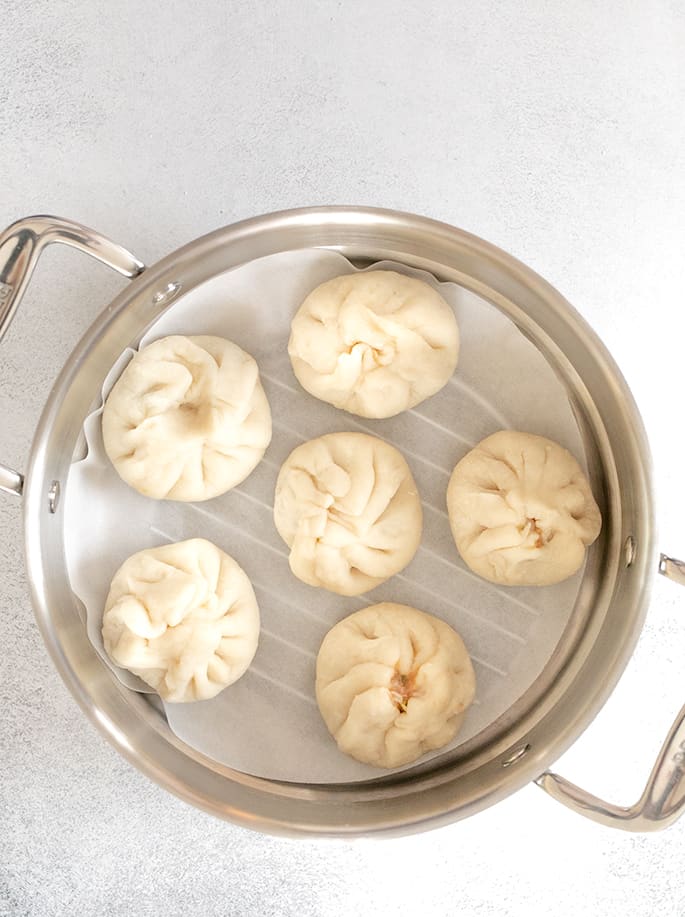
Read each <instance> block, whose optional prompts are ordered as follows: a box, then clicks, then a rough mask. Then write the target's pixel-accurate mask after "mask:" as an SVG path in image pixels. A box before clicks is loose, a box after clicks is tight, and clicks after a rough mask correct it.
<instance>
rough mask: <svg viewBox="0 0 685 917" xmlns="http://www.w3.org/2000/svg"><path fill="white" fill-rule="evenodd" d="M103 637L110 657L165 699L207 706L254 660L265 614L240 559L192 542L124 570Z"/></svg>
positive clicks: (150, 554)
mask: <svg viewBox="0 0 685 917" xmlns="http://www.w3.org/2000/svg"><path fill="white" fill-rule="evenodd" d="M102 637H103V640H104V644H105V650H106V651H107V654H108V655H109V657H110V659H111V660H112V661H113V662H114V663H115V664H116V665H119V666H121V667H122V668H125V669H128V670H129V671H130V672H133V674H134V675H137V676H138V677H139V678H142V680H143V681H145V682H146V683H147V684H149V685H150V687H152V688H154V689H155V691H157V693H158V694H159V695H160V696H161V697H163V698H164V700H166V701H175V702H185V701H195V700H208V699H209V698H210V697H214V696H215V695H216V694H218V693H219V691H223V689H224V688H225V687H227V685H230V684H233V682H234V681H237V680H238V679H239V678H240V676H241V675H243V674H244V673H245V671H246V670H247V668H248V666H249V665H250V663H251V662H252V658H253V656H254V654H255V652H256V651H257V641H258V639H259V608H258V606H257V599H256V598H255V594H254V591H253V589H252V584H251V583H250V581H249V579H248V578H247V576H246V574H245V572H244V571H243V570H242V568H241V567H239V566H238V564H237V563H236V562H235V561H234V560H233V558H232V557H229V556H228V554H225V553H224V552H223V551H221V550H220V549H219V548H217V547H216V545H213V544H212V543H211V542H210V541H205V540H204V539H202V538H193V539H192V540H190V541H180V542H177V543H176V544H168V545H163V546H162V547H160V548H150V549H149V550H146V551H140V552H139V553H138V554H133V555H132V556H131V557H129V558H128V560H126V561H125V562H124V563H123V564H122V566H121V567H120V568H119V570H117V572H116V573H115V575H114V579H113V580H112V585H111V587H110V590H109V595H108V596H107V601H106V603H105V614H104V617H103V620H102Z"/></svg>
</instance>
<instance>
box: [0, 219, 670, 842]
mask: <svg viewBox="0 0 685 917" xmlns="http://www.w3.org/2000/svg"><path fill="white" fill-rule="evenodd" d="M51 242H62V243H65V244H67V245H70V246H72V247H75V248H78V249H79V250H81V251H84V252H86V253H87V254H90V255H92V256H93V257H95V258H97V259H98V260H100V261H102V262H104V263H105V264H108V265H109V266H110V267H112V268H113V269H115V270H117V271H119V272H120V273H122V274H124V275H125V276H127V277H131V278H133V279H132V282H131V284H130V286H129V287H128V288H127V289H126V290H125V291H124V292H123V293H122V294H121V295H120V296H119V297H117V298H116V299H115V300H114V302H113V303H112V304H111V305H110V306H108V307H107V309H105V310H104V312H103V313H102V314H101V315H100V316H99V317H98V318H97V319H96V321H95V322H94V323H93V325H92V326H91V328H90V329H89V331H88V332H87V333H86V335H85V336H84V338H83V339H82V340H81V342H80V343H79V344H78V345H77V347H76V349H75V350H74V351H73V353H72V355H71V357H70V358H69V360H68V361H67V363H66V365H65V367H64V369H63V370H62V372H61V374H60V376H59V378H58V380H57V382H56V383H55V386H54V388H53V390H52V393H51V395H50V397H49V399H48V402H47V404H46V407H45V410H44V412H43V415H42V418H41V421H40V424H39V427H38V430H37V431H36V434H35V438H34V441H33V445H32V447H31V453H30V459H29V463H28V469H27V472H26V476H25V478H24V477H23V476H22V475H20V474H18V473H17V472H15V471H12V470H10V469H8V468H5V467H4V466H0V489H3V490H5V491H7V492H9V493H13V494H16V495H18V496H22V497H23V511H24V526H25V550H26V564H27V570H28V576H29V582H30V586H31V593H32V599H33V605H34V609H35V613H36V618H37V621H38V624H39V627H40V629H41V633H42V635H43V638H44V641H45V643H46V646H47V648H48V650H49V652H50V654H51V656H52V658H53V660H54V662H55V664H56V666H57V668H58V670H59V672H60V674H61V675H62V677H63V679H64V681H65V682H66V684H67V685H68V687H69V689H70V690H71V691H72V693H73V694H74V696H75V698H76V699H77V701H78V702H79V704H80V705H81V707H82V708H83V710H84V711H85V713H86V714H87V715H88V717H89V718H90V719H91V720H92V721H93V722H94V723H95V724H96V725H97V727H98V728H99V729H100V730H101V731H102V732H103V733H104V735H105V736H106V737H107V738H108V739H109V740H110V741H111V742H112V743H113V744H114V745H115V747H116V748H117V749H118V750H119V751H120V752H121V753H122V754H123V755H124V756H125V757H127V758H128V759H129V760H130V761H131V762H132V763H133V764H135V766H136V767H138V768H139V769H140V770H142V771H143V772H144V773H146V774H148V776H150V777H151V778H152V779H154V780H155V781H156V782H157V783H159V784H160V785H161V786H163V787H165V788H166V789H168V790H170V791H171V792H173V793H175V794H176V795H178V796H180V797H181V798H183V799H185V800H187V801H188V802H190V803H192V804H193V805H196V806H198V807H200V808H202V809H205V810H207V811H209V812H211V813H213V814H215V815H219V816H221V817H223V818H227V819H229V820H232V821H235V822H237V823H239V824H242V825H245V826H247V827H251V828H254V829H258V830H262V831H268V832H273V833H283V834H293V835H294V834H300V835H303V834H304V835H343V834H344V835H364V834H372V833H381V832H382V833H397V834H401V833H408V832H411V831H417V830H422V829H425V828H428V827H435V826H436V825H439V824H442V823H447V822H450V821H455V820H457V819H461V818H465V817H466V816H469V815H472V814H474V813H476V812H478V811H479V810H481V809H484V808H485V807H487V806H489V805H492V804H493V803H495V802H497V801H498V800H500V799H502V798H504V797H505V796H507V795H509V794H510V793H512V792H514V791H515V790H517V789H518V788H520V787H521V786H523V785H524V784H525V783H527V782H529V781H531V780H536V782H537V783H538V784H539V785H540V786H541V787H542V788H543V789H545V790H546V791H547V792H548V793H550V794H551V795H552V796H554V797H555V798H557V799H558V800H559V801H561V802H563V803H564V804H565V805H567V806H569V807H571V808H573V809H575V810H576V811H578V812H581V813H582V814H585V815H587V816H589V817H591V818H593V819H595V820H596V821H600V822H603V823H605V824H610V825H615V826H617V827H622V828H625V829H629V830H637V831H640V830H643V831H644V830H653V829H655V828H660V827H664V826H666V825H668V824H670V823H672V822H673V821H675V819H676V818H677V817H678V815H679V814H680V813H681V811H682V809H683V808H685V708H684V709H683V710H682V711H681V713H680V714H679V717H678V719H677V721H676V723H675V724H674V726H673V729H672V731H671V733H670V734H669V736H668V737H667V740H666V743H665V745H664V747H663V749H662V752H661V754H660V756H659V759H658V761H657V763H656V765H655V768H654V771H653V772H652V775H651V777H650V779H649V782H648V784H647V787H646V789H645V792H644V794H643V796H642V797H641V799H640V800H639V802H638V803H637V804H636V805H635V806H632V807H629V808H621V807H617V806H613V805H610V804H607V803H604V802H602V801H601V800H599V799H597V798H595V797H593V796H591V795H589V794H588V793H586V792H585V791H583V790H581V789H579V788H578V787H575V786H573V785H572V784H569V783H568V782H567V781H565V780H564V779H563V778H561V777H558V776H556V775H554V774H551V773H549V772H548V771H547V768H548V767H549V766H550V765H551V764H552V762H553V761H554V760H556V758H558V757H559V756H560V755H561V754H562V753H563V751H564V750H565V749H566V748H568V747H569V745H570V744H571V743H572V742H573V741H574V740H575V739H576V738H577V737H578V735H580V733H581V732H582V731H583V729H584V728H585V727H586V726H587V725H588V724H589V723H590V721H591V720H592V719H593V717H594V716H595V715H596V714H597V712H598V711H599V709H600V708H601V706H602V705H603V703H604V702H605V700H606V699H607V698H608V696H609V694H610V693H611V691H612V690H613V688H614V687H615V685H616V683H617V681H618V679H619V677H620V675H621V673H622V671H623V669H624V667H625V665H626V664H627V662H628V659H629V658H630V655H631V653H632V650H633V647H634V645H635V642H636V640H637V638H638V636H639V633H640V630H641V626H642V623H643V619H644V615H645V612H646V608H647V603H648V598H649V591H650V586H651V582H652V577H653V575H654V574H655V573H656V572H657V570H659V571H660V572H661V573H663V574H665V575H667V576H669V577H671V578H672V579H675V580H679V581H680V582H685V565H683V564H682V563H681V562H679V561H675V560H673V559H671V558H668V557H666V556H665V555H658V553H657V552H656V549H655V531H654V506H653V489H652V482H651V471H650V460H649V452H648V447H647V443H646V440H645V434H644V430H643V427H642V423H641V420H640V417H639V414H638V412H637V409H636V407H635V404H634V402H633V399H632V396H631V395H630V392H629V390H628V388H627V385H626V383H625V381H624V380H623V378H622V376H621V374H620V372H619V370H618V368H617V367H616V365H615V364H614V362H613V360H612V359H611V357H610V355H609V354H608V353H607V351H606V350H605V348H604V347H603V345H602V344H601V342H600V341H599V340H598V338H597V337H596V336H595V335H594V333H593V332H592V331H591V330H590V328H589V327H588V326H587V325H586V323H585V322H584V321H583V319H582V318H581V317H580V316H579V315H578V314H577V313H576V312H575V311H574V310H573V308H572V307H571V306H570V305H569V304H568V303H567V302H566V301H565V300H564V299H563V298H562V297H561V296H560V294H559V293H558V292H557V291H556V290H554V289H553V288H552V287H550V286H549V285H548V284H547V283H546V282H545V281H544V280H542V279H541V278H540V277H538V276H537V275H536V274H535V273H533V272H532V271H531V270H529V269H528V268H526V267H525V266H524V265H522V264H521V263H519V262H518V261H516V260H515V259H514V258H512V257H511V256H509V255H507V254H505V253H504V252H502V251H500V250H499V249H497V248H495V247H493V246H491V245H489V244H488V243H486V242H484V241H482V240H480V239H478V238H476V237H474V236H471V235H469V234H467V233H464V232H462V231H460V230H457V229H455V228H453V227H451V226H448V225H445V224H441V223H437V222H434V221H431V220H428V219H425V218H422V217H418V216H413V215H410V214H403V213H398V212H394V211H382V210H370V209H365V208H351V207H324V208H315V209H305V210H295V211H288V212H283V213H276V214H268V215H265V216H261V217H257V218H255V219H252V220H248V221H245V222H242V223H238V224H235V225H233V226H229V227H226V228H224V229H220V230H218V231H216V232H213V233H211V234H209V235H207V236H204V237H202V238H200V239H198V240H196V241H194V242H192V243H190V244H189V245H187V246H185V247H184V248H182V249H180V250H178V251H177V252H174V253H173V254H172V255H169V256H168V257H167V258H165V259H164V260H163V261H161V262H159V263H158V264H156V265H154V266H153V267H150V268H145V267H144V265H143V264H142V262H140V261H138V259H136V258H135V257H133V255H131V254H130V253H129V252H128V251H126V250H125V249H123V248H121V247H120V246H118V245H115V244H114V243H112V242H110V241H109V240H107V239H105V238H103V237H102V236H100V235H98V234H97V233H95V232H93V231H91V230H89V229H86V228H85V227H83V226H79V225H77V224H74V223H71V222H68V221H65V220H60V219H57V218H54V217H46V216H41V217H30V218H27V219H25V220H21V221H19V222H18V223H15V224H13V225H12V226H11V227H10V228H9V229H8V230H6V232H5V233H3V234H2V235H0V337H2V334H3V333H4V331H5V330H6V328H7V326H8V324H9V322H10V321H11V319H12V316H13V313H14V310H15V309H16V307H17V305H18V303H19V300H20V299H21V296H22V294H23V292H24V290H25V288H26V285H27V283H28V281H29V279H30V275H31V272H32V270H33V267H34V266H35V263H36V261H37V259H38V257H39V255H40V252H41V251H42V249H43V248H44V247H45V245H47V244H49V243H51ZM314 247H316V248H329V249H332V250H336V251H339V252H341V253H342V254H344V255H345V256H346V257H348V258H349V259H351V260H353V261H355V262H358V263H369V262H374V261H381V260H386V259H387V260H392V261H397V262H401V263H403V264H405V265H407V266H409V267H412V268H418V269H423V270H426V271H429V272H430V273H432V274H433V275H435V276H436V277H437V278H438V279H439V280H443V281H453V282H456V283H458V284H460V285H461V286H463V287H465V288H467V289H469V290H472V291H473V292H474V293H476V294H478V295H479V296H481V297H483V298H484V299H486V300H487V301H489V302H490V303H492V304H493V305H494V306H496V307H497V308H498V309H500V310H501V311H502V312H503V313H505V314H506V315H507V316H508V317H509V318H511V319H512V321H513V322H514V323H515V324H516V325H517V327H518V328H519V329H520V331H521V332H522V333H523V334H524V335H526V336H527V337H528V338H529V339H530V340H531V341H532V342H533V343H534V344H535V346H536V347H537V348H538V349H539V350H540V351H541V353H542V354H543V355H544V356H545V358H546V359H547V361H548V362H549V363H550V365H551V366H552V367H553V368H554V370H555V372H556V373H557V375H558V377H559V378H560V379H561V380H562V381H563V383H564V385H565V386H566V389H567V391H568V396H569V399H570V402H571V404H572V407H573V410H574V413H575V415H576V418H577V421H578V426H579V429H580V431H581V434H582V437H583V440H584V445H585V452H586V458H587V462H588V467H589V473H590V478H591V482H592V485H593V489H594V490H595V492H596V493H597V494H599V495H600V496H601V503H602V508H603V516H604V530H603V534H602V536H601V538H600V540H599V542H598V543H597V544H596V545H595V547H594V548H593V549H592V551H591V552H590V555H589V560H588V564H587V566H586V572H585V576H584V579H583V583H582V586H581V589H580V592H579V596H578V600H577V603H576V607H575V610H574V613H573V615H572V617H571V620H570V622H569V624H568V626H567V628H566V630H565V632H564V634H563V636H562V638H561V640H560V642H559V644H558V646H557V648H556V650H555V652H554V653H553V655H552V658H551V659H550V660H549V662H548V664H547V665H546V667H545V668H544V670H543V672H542V674H541V675H540V677H539V678H538V680H537V681H536V682H535V684H534V685H533V686H532V687H531V689H530V690H529V691H528V692H527V693H526V694H525V695H524V696H523V697H522V698H520V699H519V700H518V701H517V702H516V704H515V705H514V706H513V707H511V708H510V709H509V711H508V712H507V713H506V714H505V715H504V716H502V717H500V718H499V719H498V720H497V721H496V722H495V723H494V724H493V725H492V726H490V727H489V728H488V729H486V730H485V731H483V732H481V733H480V734H479V735H477V736H476V737H475V738H473V739H472V740H470V741H469V742H467V743H466V744H464V745H462V746H460V747H459V748H458V749H455V751H454V752H452V753H449V754H446V755H443V756H441V757H440V758H438V759H436V760H434V761H431V762H429V763H428V764H427V765H423V766H418V767H414V768H412V769H410V770H408V771H404V772H403V773H401V774H396V775H392V776H388V777H379V778H378V779H374V780H370V781H367V782H363V783H355V784H335V785H321V784H317V785H307V784H298V783H285V782H279V781H272V780H265V779H261V778H256V777H251V776H248V775H246V774H244V773H241V772H239V771H236V770H232V769H230V768H227V767H224V766H222V765H219V764H217V763H216V762H215V761H213V760H211V759H209V758H207V757H205V756H204V755H201V754H199V753H198V752H197V751H195V750H194V749H192V748H190V747H189V746H187V745H186V744H185V743H183V742H182V741H181V740H179V739H178V738H177V737H176V736H175V735H174V733H173V732H172V731H171V729H170V728H169V726H168V725H167V722H166V719H165V718H164V715H163V713H162V712H161V711H160V708H159V706H158V705H157V704H156V703H155V702H154V701H151V700H150V698H149V696H145V695H141V694H137V693H135V692H133V691H130V690H129V689H127V688H125V687H124V686H123V685H122V684H121V683H120V682H119V681H118V680H117V678H116V677H115V676H114V675H113V674H112V672H111V671H110V669H109V668H108V667H107V666H106V665H105V664H104V663H103V661H102V660H101V659H100V657H99V656H98V655H97V653H96V651H95V649H94V647H93V646H92V644H91V643H90V641H89V639H88V637H87V634H86V631H85V628H84V626H83V623H82V620H81V617H80V615H79V608H78V600H77V599H76V598H75V596H74V595H73V593H72V591H71V587H70V583H69V578H68V575H67V570H66V564H65V558H64V531H63V521H64V517H63V512H64V500H63V499H61V496H62V490H63V488H64V485H65V482H66V479H67V475H68V471H69V466H70V463H71V461H72V456H73V455H74V452H75V450H76V448H77V444H78V441H79V437H80V434H81V428H82V425H83V421H84V419H85V417H86V415H87V414H88V412H89V410H90V409H91V406H92V403H93V399H94V397H95V395H96V393H98V392H99V391H100V389H101V386H102V382H103V380H104V377H105V375H106V373H107V371H108V369H109V368H110V367H111V366H112V364H113V363H114V361H115V359H116V358H117V356H118V355H119V354H120V353H121V352H122V351H123V350H124V349H125V348H126V347H128V346H130V345H131V344H132V343H134V342H136V341H137V340H138V339H139V338H140V337H141V335H142V334H143V333H144V331H145V330H146V329H147V328H148V327H149V326H150V325H151V324H152V323H153V322H154V321H155V319H156V318H157V317H158V316H159V315H160V314H161V312H162V311H163V310H164V309H165V308H166V307H167V306H168V305H169V304H170V303H171V302H173V301H174V299H175V298H176V297H177V296H179V295H180V294H181V293H187V292H189V291H190V290H192V289H194V288H195V287H197V286H198V285H200V284H202V283H204V282H206V281H207V280H209V279H211V278H212V277H214V276H216V275H217V274H219V273H222V272H224V271H226V270H228V269H230V268H232V267H235V266H237V265H240V264H244V263H246V262H248V261H251V260H253V259H255V258H259V257H262V256H265V255H269V254H274V253H277V252H282V251H290V250H294V249H300V248H314Z"/></svg>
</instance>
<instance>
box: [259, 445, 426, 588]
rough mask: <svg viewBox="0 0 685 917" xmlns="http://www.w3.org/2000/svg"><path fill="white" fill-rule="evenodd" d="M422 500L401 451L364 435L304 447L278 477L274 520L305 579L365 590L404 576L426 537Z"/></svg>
mask: <svg viewBox="0 0 685 917" xmlns="http://www.w3.org/2000/svg"><path fill="white" fill-rule="evenodd" d="M422 519H423V517H422V513H421V501H420V500H419V495H418V492H417V490H416V484H415V483H414V479H413V477H412V474H411V471H410V470H409V466H408V465H407V463H406V462H405V460H404V458H403V457H402V456H401V455H400V453H399V452H398V451H397V449H395V448H393V446H390V445H388V443H385V442H383V440H381V439H377V438H376V437H375V436H367V435H366V434H365V433H329V434H327V435H326V436H320V437H318V438H317V439H312V440H309V441H308V442H306V443H303V444H302V445H301V446H298V447H297V448H296V449H295V450H294V451H293V452H292V453H291V454H290V455H289V456H288V458H287V459H286V461H285V462H284V463H283V467H282V468H281V470H280V473H279V475H278V480H277V482H276V496H275V500H274V522H275V523H276V528H277V529H278V532H279V534H280V536H281V538H282V539H283V540H284V541H285V543H286V544H287V545H288V547H289V548H290V568H291V570H292V571H293V573H294V574H295V576H297V577H299V578H300V579H301V580H303V581H304V582H305V583H309V584H310V585H312V586H323V588H324V589H329V590H330V591H331V592H337V593H338V594H339V595H359V594H360V593H362V592H366V591H367V590H369V589H373V588H374V586H378V585H379V584H380V583H382V582H384V581H385V580H386V579H388V578H389V577H391V576H393V575H394V574H395V573H399V571H400V570H402V569H403V568H404V567H406V565H407V564H408V563H409V561H410V560H411V559H412V557H413V556H414V554H415V553H416V549H417V548H418V546H419V542H420V540H421V528H422Z"/></svg>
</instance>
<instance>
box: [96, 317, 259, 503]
mask: <svg viewBox="0 0 685 917" xmlns="http://www.w3.org/2000/svg"><path fill="white" fill-rule="evenodd" d="M102 435H103V439H104V444H105V451H106V452H107V455H108V456H109V458H110V460H111V462H112V464H113V465H114V467H115V468H116V470H117V472H118V473H119V475H120V476H121V477H122V478H123V479H124V481H126V483H127V484H129V485H130V486H131V487H133V488H135V490H137V491H139V492H140V493H142V494H144V495H145V496H147V497H154V498H155V499H158V500H162V499H168V500H183V501H196V500H208V499H210V498H211V497H216V496H217V495H218V494H222V493H225V492H226V491H227V490H230V489H231V488H232V487H235V486H236V484H239V483H240V482H241V481H242V480H244V479H245V478H246V477H247V476H248V475H249V474H250V472H251V471H252V470H253V469H254V468H255V466H256V465H257V463H258V462H259V461H260V459H261V458H262V456H263V455H264V452H265V450H266V447H267V446H268V445H269V442H270V440H271V412H270V410H269V404H268V402H267V400H266V395H265V394H264V390H263V389H262V386H261V383H260V381H259V370H258V369H257V364H256V362H255V361H254V359H253V358H252V357H251V356H250V355H249V354H248V353H245V351H244V350H241V349H240V347H238V345H237V344H234V343H232V341H227V340H225V339H224V338H219V337H210V336H205V335H203V336H199V337H183V336H182V335H172V336H171V337H166V338H162V339H161V340H159V341H155V342H154V343H153V344H149V345H148V346H147V347H143V348H142V349H141V350H140V351H139V352H138V353H137V354H136V355H135V356H134V357H133V359H132V360H131V362H130V363H129V364H128V366H127V367H126V369H125V370H124V371H123V373H122V374H121V376H120V377H119V379H118V381H117V382H116V384H115V385H114V388H113V389H112V391H111V392H110V394H109V397H108V398H107V401H106V402H105V407H104V411H103V413H102Z"/></svg>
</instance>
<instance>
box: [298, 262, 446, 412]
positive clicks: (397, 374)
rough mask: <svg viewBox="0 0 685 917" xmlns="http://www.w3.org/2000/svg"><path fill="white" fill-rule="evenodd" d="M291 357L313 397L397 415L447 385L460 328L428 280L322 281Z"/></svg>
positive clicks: (366, 276) (302, 313) (371, 274)
mask: <svg viewBox="0 0 685 917" xmlns="http://www.w3.org/2000/svg"><path fill="white" fill-rule="evenodd" d="M288 353H289V354H290V360H291V362H292V366H293V371H294V373H295V375H296V376H297V379H298V381H299V382H300V384H301V385H302V387H303V388H304V389H306V390H307V391H308V392H309V393H310V394H312V395H314V396H315V397H317V398H320V399H321V400H322V401H327V402H328V403H329V404H333V405H335V407H337V408H343V409H344V410H346V411H349V412H350V413H351V414H358V415H359V416H360V417H375V418H378V417H392V416H393V415H394V414H399V413H400V412H401V411H406V410H407V409H408V408H412V407H414V405H417V404H419V402H421V401H423V400H424V399H425V398H428V397H429V396H430V395H434V394H435V393H436V392H438V391H440V389H441V388H442V387H443V386H444V385H445V384H446V382H447V381H448V379H449V378H450V376H451V375H452V373H453V372H454V368H455V367H456V365H457V358H458V355H459V329H458V327H457V321H456V319H455V317H454V313H453V311H452V309H451V308H450V306H449V305H448V304H447V303H446V302H445V300H444V299H443V298H442V296H440V294H439V293H438V292H437V291H436V290H434V289H433V287H431V286H430V285H429V284H427V283H425V282H424V281H423V280H417V279H416V278H414V277H407V276H405V275H404V274H397V273H396V272H395V271H365V272H362V273H357V274H345V275H343V276H342V277H335V278H334V279H333V280H328V281H327V282H326V283H322V284H321V285H320V286H318V287H317V288H316V289H315V290H313V291H312V292H311V293H310V294H309V296H307V298H306V299H305V301H304V302H303V303H302V305H301V306H300V308H299V310H298V312H297V314H296V315H295V318H294V319H293V322H292V327H291V334H290V342H289V344H288Z"/></svg>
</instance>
